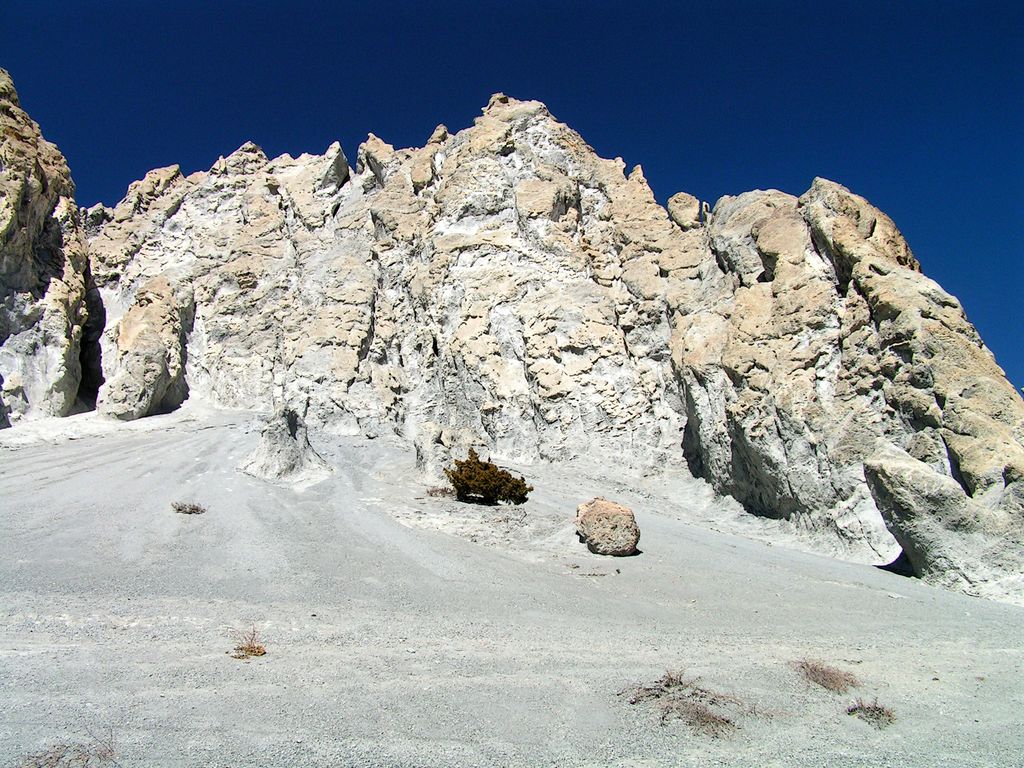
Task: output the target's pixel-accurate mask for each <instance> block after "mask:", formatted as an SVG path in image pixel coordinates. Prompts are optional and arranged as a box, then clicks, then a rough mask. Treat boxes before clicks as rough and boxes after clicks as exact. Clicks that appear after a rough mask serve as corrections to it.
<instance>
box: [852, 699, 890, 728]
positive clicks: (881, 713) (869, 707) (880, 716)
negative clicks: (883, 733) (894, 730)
mask: <svg viewBox="0 0 1024 768" xmlns="http://www.w3.org/2000/svg"><path fill="white" fill-rule="evenodd" d="M846 714H848V715H853V716H854V717H859V718H860V719H861V720H864V721H865V722H867V723H870V724H871V725H873V726H875V728H877V729H878V730H882V729H883V728H885V727H887V726H890V725H892V724H893V723H895V722H896V713H895V712H893V711H892V710H891V709H889V707H886V706H883V705H881V704H879V703H878V699H877V698H876V699H875V700H874V701H872V702H870V703H869V702H866V701H864V699H857V700H856V701H855V702H853V704H851V705H850V706H849V707H847V708H846Z"/></svg>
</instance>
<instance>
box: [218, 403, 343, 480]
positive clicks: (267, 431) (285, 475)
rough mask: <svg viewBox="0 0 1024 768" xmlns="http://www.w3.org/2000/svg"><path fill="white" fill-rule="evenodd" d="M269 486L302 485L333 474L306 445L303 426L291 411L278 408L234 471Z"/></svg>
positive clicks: (302, 421) (302, 422)
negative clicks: (249, 452) (253, 447)
mask: <svg viewBox="0 0 1024 768" xmlns="http://www.w3.org/2000/svg"><path fill="white" fill-rule="evenodd" d="M238 468H239V469H240V470H241V471H242V472H245V473H246V474H249V475H252V476H254V477H259V478H262V479H263V480H269V481H270V482H273V483H284V484H291V485H306V484H311V483H315V482H317V481H319V480H322V479H323V478H325V477H327V476H328V475H330V474H331V472H332V471H333V470H332V469H331V467H330V465H329V464H328V463H327V462H326V461H324V460H323V458H321V457H320V454H318V453H317V452H316V451H315V450H314V449H313V446H312V445H310V444H309V437H308V436H307V434H306V422H305V420H304V419H303V418H302V416H300V415H299V414H298V412H296V411H295V410H293V409H291V408H278V409H277V411H275V412H274V415H273V416H272V417H270V419H268V420H267V422H266V424H265V426H264V427H263V431H262V433H261V435H260V442H259V445H257V446H256V449H255V450H254V451H253V452H252V453H251V454H249V456H248V457H246V459H245V461H243V462H242V464H240V465H239V467H238Z"/></svg>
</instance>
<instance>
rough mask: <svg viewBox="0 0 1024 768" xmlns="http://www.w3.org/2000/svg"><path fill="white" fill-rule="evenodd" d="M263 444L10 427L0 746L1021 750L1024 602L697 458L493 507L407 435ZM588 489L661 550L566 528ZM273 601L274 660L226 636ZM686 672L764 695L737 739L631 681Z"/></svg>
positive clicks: (874, 754) (539, 490)
mask: <svg viewBox="0 0 1024 768" xmlns="http://www.w3.org/2000/svg"><path fill="white" fill-rule="evenodd" d="M257 437H258V432H257V431H256V429H255V428H254V426H253V417H252V415H251V414H245V413H240V412H224V411H210V410H201V409H199V408H198V407H196V408H193V407H186V408H184V409H182V410H181V411H179V412H178V413H176V414H172V415H169V416H162V417H153V418H151V419H146V420H143V421H141V422H136V423H133V424H129V425H121V424H118V425H113V424H110V423H109V422H103V421H101V420H99V419H98V418H96V417H95V416H94V415H92V414H85V415H82V416H76V417H73V418H71V419H63V420H53V421H46V422H40V423H36V424H29V425H25V426H23V427H17V428H15V429H13V430H5V431H3V432H0V526H2V528H0V531H2V534H0V701H2V707H0V766H7V765H18V764H19V760H20V759H21V758H23V757H24V756H25V755H28V754H30V753H34V752H38V751H40V750H42V749H44V748H46V747H47V746H48V745H52V744H60V743H72V742H83V741H84V742H88V741H90V740H91V739H93V738H94V737H99V738H105V737H106V735H107V734H111V735H112V738H113V743H114V746H115V750H116V756H117V761H118V764H120V765H123V766H142V765H152V766H225V767H227V766H424V767H428V766H439V767H440V766H444V767H445V768H454V767H457V766H485V765H487V766H490V765H494V766H560V767H561V766H606V765H615V766H691V765H692V766H758V768H763V767H764V766H826V765H827V766H864V765H877V766H889V765H893V766H901V767H902V768H912V767H914V766H950V767H951V768H952V767H953V766H955V767H956V768H968V767H970V766H979V767H980V766H985V767H986V768H987V767H989V766H1021V765H1024V761H1022V760H1021V757H1020V755H1021V754H1024V728H1022V727H1021V722H1022V720H1021V712H1022V711H1024V674H1022V658H1024V609H1021V608H1018V607H1014V606H1010V605H1004V604H999V603H994V602H988V601H983V600H978V599H972V598H968V597H965V596H962V595H957V594H952V593H946V592H942V591H940V590H936V589H932V588H929V587H926V586H924V585H921V584H919V583H917V582H916V581H914V580H910V579H904V578H901V577H899V576H896V575H893V574H890V573H886V572H883V571H879V570H878V569H875V568H871V567H868V566H864V565H857V564H852V563H845V562H841V561H838V560H833V559H829V558H826V557H822V556H818V555H814V554H810V553H807V552H805V551H800V550H801V549H807V548H809V547H811V546H813V545H814V542H813V541H811V540H809V539H807V538H806V537H801V536H800V535H798V534H797V533H796V532H793V531H790V530H787V529H786V528H785V527H784V526H782V525H780V524H778V523H774V522H771V521H760V520H753V519H751V518H749V517H746V516H743V515H741V514H740V513H739V512H737V510H736V508H735V506H734V505H731V504H729V503H727V502H726V501H722V500H718V501H716V500H715V499H714V498H713V496H712V495H711V494H710V493H709V492H708V491H707V488H706V486H704V485H703V484H701V483H698V482H696V481H694V480H692V479H690V478H688V477H676V476H663V477H658V478H638V477H633V478H630V477H626V476H621V475H620V476H617V477H611V476H610V475H608V474H607V473H605V472H603V471H602V472H600V473H598V472H596V471H595V470H594V468H590V469H589V470H588V469H587V468H585V467H580V466H568V467H567V466H562V467H550V466H539V467H524V468H521V469H523V470H524V471H525V472H526V473H527V474H528V477H529V480H530V481H531V482H532V483H533V485H534V486H536V491H535V492H534V494H533V495H532V496H531V499H530V501H529V502H528V503H527V504H526V505H525V506H524V507H522V508H519V509H517V510H516V509H511V508H499V509H478V508H468V507H464V506H462V505H458V504H456V503H455V502H453V501H450V500H446V499H434V498H429V497H427V496H426V494H425V492H424V486H423V485H422V484H421V483H420V482H419V481H418V478H417V475H416V472H415V468H414V465H413V457H412V453H411V451H409V450H408V449H406V448H405V447H404V446H402V445H401V444H400V443H398V442H397V441H394V440H386V439H377V440H372V441H370V440H364V439H360V438H330V439H328V438H326V437H325V436H323V435H319V436H314V443H315V444H316V445H317V447H318V449H320V450H321V451H322V452H323V454H324V455H325V457H326V458H328V460H329V461H330V463H331V464H332V465H333V466H334V467H335V473H334V475H333V476H332V477H331V478H330V479H328V480H326V481H324V482H322V483H320V484H318V485H315V486H312V487H308V488H306V489H304V490H302V491H295V490H290V489H285V488H280V487H276V486H273V485H269V484H267V483H264V482H262V481H260V480H257V479H255V478H251V477H248V476H246V475H243V474H241V473H240V472H237V471H236V470H235V469H234V468H235V467H236V466H237V465H238V464H239V463H240V462H241V460H242V459H243V458H244V457H245V455H246V454H247V453H248V452H249V451H250V450H252V448H253V447H254V446H255V444H256V440H257ZM598 494H601V495H606V496H608V497H610V498H613V499H615V500H619V501H622V502H623V503H626V504H629V505H630V506H632V507H633V508H634V510H635V511H636V513H637V520H638V522H639V524H640V527H641V531H642V538H641V541H640V548H641V550H642V551H643V552H642V554H641V555H639V556H637V557H632V558H617V559H608V558H601V557H599V556H596V555H591V554H589V553H588V552H587V551H586V549H585V547H583V546H582V545H581V544H579V543H578V542H577V541H576V538H575V536H574V535H573V527H572V517H573V514H574V511H575V507H576V505H577V504H578V503H580V502H581V501H585V500H587V499H589V498H590V497H591V496H594V495H598ZM175 501H193V502H197V503H199V504H202V505H203V506H205V507H206V508H207V512H206V513H205V514H202V515H181V514H176V513H175V512H173V511H172V510H171V504H172V502H175ZM524 512H525V516H524V515H523V513H524ZM713 527H714V528H717V529H718V530H712V528H713ZM740 534H742V535H740ZM253 625H255V626H256V627H257V628H258V629H259V631H260V633H261V635H262V637H263V639H264V641H265V645H266V648H267V655H266V656H262V657H258V658H253V659H250V660H246V661H240V660H236V659H233V658H231V656H230V655H229V652H230V651H231V650H232V648H233V647H234V645H235V642H236V641H235V634H236V633H237V632H238V631H239V630H242V629H244V628H247V627H251V626H253ZM806 657H810V658H816V659H822V660H824V661H827V662H830V663H834V664H836V665H838V666H840V667H842V668H844V669H848V670H849V671H851V672H853V673H854V674H855V675H856V676H857V677H858V678H859V679H860V680H861V681H862V686H861V688H859V689H857V690H856V691H854V692H851V693H848V694H842V695H840V694H834V693H829V692H827V691H825V690H823V689H820V688H812V687H811V686H810V685H809V684H807V683H805V682H804V681H803V680H802V679H801V678H800V676H799V675H798V674H797V673H796V671H795V670H794V669H793V668H792V663H793V662H794V661H796V660H798V659H802V658H806ZM667 669H671V670H685V671H686V672H687V673H688V674H690V675H693V676H699V677H700V678H701V684H702V685H704V686H707V687H709V688H714V689H715V690H718V691H721V692H723V693H726V694H729V695H732V696H735V697H737V698H739V699H742V700H743V701H744V702H747V703H749V704H750V705H753V706H756V708H757V710H758V712H759V713H762V714H758V715H742V716H741V717H740V718H739V720H738V726H739V727H738V728H737V729H736V730H735V732H733V733H732V734H731V735H729V736H726V737H724V738H717V739H716V738H711V737H709V736H707V735H704V734H701V733H698V732H694V731H693V730H692V729H690V728H689V727H688V726H686V725H685V724H683V723H680V722H673V723H669V724H668V725H665V726H662V725H660V724H659V720H658V715H657V713H656V712H655V711H654V709H652V708H651V707H650V706H649V705H646V704H638V705H636V706H630V705H629V704H628V701H627V699H628V697H627V696H622V695H619V692H620V691H623V690H625V689H628V688H629V687H630V686H635V685H637V684H639V683H642V682H650V681H653V680H655V679H656V678H658V677H660V676H661V675H662V674H663V673H664V672H665V671H666V670H667ZM855 696H862V697H865V698H866V699H868V700H873V699H874V698H875V697H876V696H877V698H878V701H879V702H880V703H883V704H885V705H887V706H889V707H891V708H892V709H893V710H894V712H895V714H896V721H895V723H894V724H893V725H891V726H890V727H888V728H886V729H883V730H877V729H875V728H872V727H871V726H870V725H869V724H867V723H865V722H863V721H861V720H858V719H856V718H853V717H850V716H848V715H847V714H846V713H845V710H846V707H847V706H848V705H849V703H850V702H851V700H852V699H853V698H854V697H855Z"/></svg>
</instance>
